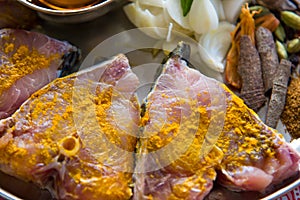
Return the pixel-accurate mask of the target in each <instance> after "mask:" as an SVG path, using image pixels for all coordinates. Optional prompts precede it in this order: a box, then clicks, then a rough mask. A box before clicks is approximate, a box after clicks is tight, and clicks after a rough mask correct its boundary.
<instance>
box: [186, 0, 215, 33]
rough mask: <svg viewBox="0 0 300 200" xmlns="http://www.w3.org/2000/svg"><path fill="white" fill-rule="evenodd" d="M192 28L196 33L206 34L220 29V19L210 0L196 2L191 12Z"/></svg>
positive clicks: (196, 0)
mask: <svg viewBox="0 0 300 200" xmlns="http://www.w3.org/2000/svg"><path fill="white" fill-rule="evenodd" d="M189 22H190V26H191V27H192V29H193V30H194V31H195V32H196V33H200V34H201V33H206V32H208V31H210V30H214V29H216V28H217V27H218V23H219V18H218V14H217V12H216V9H215V7H214V6H213V4H212V3H211V2H210V0H194V1H193V3H192V6H191V10H190V12H189Z"/></svg>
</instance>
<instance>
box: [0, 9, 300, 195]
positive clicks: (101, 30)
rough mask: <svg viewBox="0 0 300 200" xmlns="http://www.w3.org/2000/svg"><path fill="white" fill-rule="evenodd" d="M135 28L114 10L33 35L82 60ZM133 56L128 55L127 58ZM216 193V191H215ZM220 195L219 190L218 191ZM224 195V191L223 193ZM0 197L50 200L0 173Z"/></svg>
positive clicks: (45, 24)
mask: <svg viewBox="0 0 300 200" xmlns="http://www.w3.org/2000/svg"><path fill="white" fill-rule="evenodd" d="M133 28H135V27H134V26H133V25H132V24H131V23H130V22H129V21H128V19H127V17H126V16H125V14H124V13H123V11H122V8H120V7H119V8H117V9H115V10H113V11H111V12H109V13H107V14H106V15H104V16H101V17H99V18H96V19H94V20H92V21H88V22H86V23H79V24H70V23H68V24H66V23H56V22H54V21H53V20H50V21H46V20H41V22H40V27H39V28H37V29H36V31H39V32H42V33H45V34H47V35H48V36H50V37H53V38H57V39H60V40H67V41H69V42H71V43H73V44H74V45H76V46H78V47H79V48H80V49H81V51H82V60H84V58H85V57H86V56H87V55H88V53H89V52H90V51H91V50H92V49H93V48H94V47H96V46H97V45H98V44H99V43H101V42H102V41H104V40H105V39H107V38H109V37H111V36H113V35H115V34H118V33H120V32H122V31H124V30H129V29H133ZM131 57H134V55H131V56H130V55H129V58H131ZM299 185H300V180H299V176H297V177H295V178H294V179H291V180H290V181H289V183H287V184H285V185H284V186H282V187H281V188H280V189H278V191H277V192H275V193H272V194H269V195H268V196H266V195H264V196H262V195H261V194H258V193H233V192H229V191H226V194H227V193H228V192H229V193H231V195H232V198H231V199H230V200H234V199H236V200H238V199H243V198H244V199H259V198H263V200H267V199H276V198H278V197H280V196H281V195H283V194H285V193H287V192H289V191H291V190H292V189H293V188H295V187H297V186H299ZM216 189H219V188H216ZM221 191H223V189H221ZM223 192H224V191H223ZM229 195H230V194H229ZM1 197H2V198H4V199H8V200H19V199H28V200H29V199H30V200H50V199H51V196H50V194H49V193H48V192H47V191H46V190H40V189H39V188H38V187H36V186H35V185H34V184H30V183H25V182H23V181H20V180H18V179H16V178H13V177H10V176H8V175H6V174H4V173H1V172H0V200H1Z"/></svg>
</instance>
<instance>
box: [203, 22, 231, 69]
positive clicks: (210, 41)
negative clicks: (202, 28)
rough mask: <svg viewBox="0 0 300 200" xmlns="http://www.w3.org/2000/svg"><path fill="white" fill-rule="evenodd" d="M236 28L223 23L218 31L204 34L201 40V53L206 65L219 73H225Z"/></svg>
mask: <svg viewBox="0 0 300 200" xmlns="http://www.w3.org/2000/svg"><path fill="white" fill-rule="evenodd" d="M234 28H235V26H234V25H233V24H230V23H228V22H221V23H220V24H219V27H218V28H217V29H216V30H212V31H210V32H208V33H206V34H203V35H202V36H201V37H200V40H199V53H200V57H201V59H202V60H203V62H204V63H206V65H207V66H208V67H210V68H211V69H213V70H215V71H217V72H223V71H224V68H225V57H226V54H227V52H228V49H229V47H230V45H231V36H230V33H231V32H232V31H233V30H234Z"/></svg>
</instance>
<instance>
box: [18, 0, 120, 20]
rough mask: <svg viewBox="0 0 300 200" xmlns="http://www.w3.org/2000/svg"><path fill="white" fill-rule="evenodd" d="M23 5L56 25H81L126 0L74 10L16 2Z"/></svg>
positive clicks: (23, 0)
mask: <svg viewBox="0 0 300 200" xmlns="http://www.w3.org/2000/svg"><path fill="white" fill-rule="evenodd" d="M17 1H19V2H20V3H22V4H23V5H25V6H27V7H29V8H31V9H33V10H35V11H37V12H38V15H39V16H40V17H41V18H42V19H44V20H47V21H52V22H56V23H73V24H74V23H82V22H87V21H91V20H93V19H95V18H98V17H100V16H102V15H104V14H106V13H107V12H109V11H111V10H112V9H114V8H116V7H118V6H121V5H122V4H124V3H125V2H126V0H103V1H100V2H98V3H95V4H93V5H90V6H86V7H82V8H75V9H62V10H58V9H52V8H50V7H47V6H44V5H43V4H40V3H34V2H35V1H32V0H17Z"/></svg>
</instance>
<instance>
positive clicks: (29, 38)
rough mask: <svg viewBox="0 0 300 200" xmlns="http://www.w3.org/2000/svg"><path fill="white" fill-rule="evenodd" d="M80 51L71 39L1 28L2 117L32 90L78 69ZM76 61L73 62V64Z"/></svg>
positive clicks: (0, 96)
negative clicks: (63, 69)
mask: <svg viewBox="0 0 300 200" xmlns="http://www.w3.org/2000/svg"><path fill="white" fill-rule="evenodd" d="M79 56H80V53H79V50H78V49H77V48H76V47H75V46H73V45H71V44H70V43H69V42H66V41H60V40H56V39H54V38H50V37H48V36H47V35H44V34H42V33H37V32H29V31H25V30H21V29H9V28H5V29H1V30H0V119H3V118H6V117H9V116H10V115H11V114H12V113H14V112H15V111H16V110H17V109H18V108H19V106H20V105H21V104H22V103H23V102H24V101H25V100H26V99H27V98H29V97H30V95H31V94H32V93H34V92H35V91H37V90H38V89H40V88H42V87H43V86H45V85H46V84H48V83H49V82H51V81H52V80H54V79H55V78H57V76H58V69H61V68H64V67H68V70H70V68H75V63H76V61H78V60H77V59H78V58H79ZM71 63H72V64H71Z"/></svg>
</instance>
